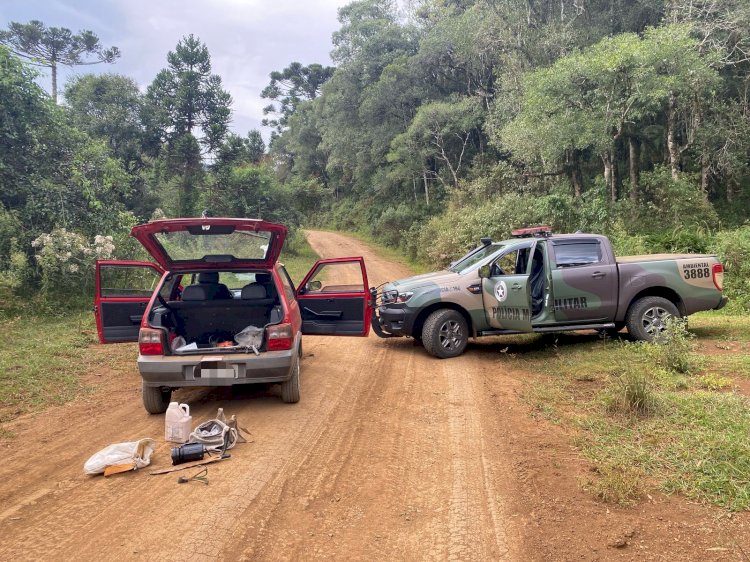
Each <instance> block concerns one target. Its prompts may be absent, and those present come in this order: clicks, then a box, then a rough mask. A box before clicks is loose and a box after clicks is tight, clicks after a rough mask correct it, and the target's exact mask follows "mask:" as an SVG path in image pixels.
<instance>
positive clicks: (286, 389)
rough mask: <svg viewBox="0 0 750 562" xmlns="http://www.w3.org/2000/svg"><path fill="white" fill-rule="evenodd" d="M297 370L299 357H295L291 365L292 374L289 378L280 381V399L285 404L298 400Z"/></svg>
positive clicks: (298, 368)
mask: <svg viewBox="0 0 750 562" xmlns="http://www.w3.org/2000/svg"><path fill="white" fill-rule="evenodd" d="M299 372H300V360H299V357H295V358H294V364H293V365H292V376H291V377H290V378H289V380H287V381H284V382H282V383H281V400H282V401H284V402H286V403H287V404H296V403H297V402H299Z"/></svg>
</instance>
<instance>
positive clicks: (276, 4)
mask: <svg viewBox="0 0 750 562" xmlns="http://www.w3.org/2000/svg"><path fill="white" fill-rule="evenodd" d="M350 1H351V0H297V1H293V0H0V27H2V28H6V27H7V24H8V22H9V21H18V22H24V23H25V22H28V21H29V20H33V19H37V20H41V21H42V22H44V23H45V24H46V25H47V26H59V27H67V28H70V29H71V30H72V31H73V32H77V31H79V30H81V29H90V30H91V31H93V32H94V33H96V34H97V35H98V36H99V38H100V39H101V41H102V44H103V45H104V46H105V47H110V46H112V45H115V46H117V47H119V48H120V51H122V57H121V58H120V59H118V60H117V62H116V63H115V64H111V65H108V64H100V65H93V66H79V67H76V68H74V69H68V68H62V69H61V72H60V75H61V77H62V80H60V84H61V85H62V84H64V81H65V80H66V79H67V78H68V77H70V76H72V75H74V74H83V73H87V72H116V73H119V74H125V75H127V76H130V77H131V78H133V79H134V80H136V82H138V84H140V86H141V88H142V89H144V90H145V88H146V86H148V84H150V83H151V81H152V80H153V79H154V77H155V76H156V73H157V72H159V70H161V69H162V68H165V67H166V65H167V52H168V51H170V50H174V47H175V45H176V44H177V42H178V41H179V40H180V38H181V37H183V36H184V35H188V34H190V33H193V34H194V35H196V36H198V37H199V38H200V39H201V40H202V41H203V42H204V43H205V44H206V45H207V46H208V50H209V52H210V53H211V63H212V68H213V72H214V73H215V74H218V75H220V76H221V78H222V80H223V81H224V87H225V88H226V89H227V90H229V92H230V93H231V94H232V98H233V100H234V101H233V104H232V108H233V122H232V129H233V130H234V131H235V132H237V133H239V134H241V135H245V134H246V133H247V131H249V130H250V129H260V130H261V132H262V133H263V136H264V137H265V138H266V139H268V135H269V134H270V130H269V129H267V128H265V127H261V125H260V121H261V119H262V118H263V112H262V109H263V107H264V106H265V105H267V104H268V100H264V99H262V98H261V97H260V92H261V90H262V89H263V88H264V87H265V86H266V84H268V81H269V78H268V75H269V73H270V72H271V71H273V70H282V69H283V68H284V67H286V66H287V65H288V64H289V63H290V62H292V61H298V62H301V63H302V64H310V63H314V62H317V63H321V64H331V61H330V57H329V52H330V50H331V34H332V33H333V32H334V31H335V30H337V29H338V20H337V19H336V16H337V10H338V8H339V7H341V6H345V5H346V4H348V3H349V2H350ZM41 83H42V85H43V86H44V87H45V88H47V89H48V90H49V80H48V79H47V80H44V81H42V82H41Z"/></svg>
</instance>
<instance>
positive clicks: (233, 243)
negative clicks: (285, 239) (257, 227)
mask: <svg viewBox="0 0 750 562" xmlns="http://www.w3.org/2000/svg"><path fill="white" fill-rule="evenodd" d="M204 228H205V227H201V226H199V227H197V228H194V229H190V230H179V231H175V232H157V233H155V234H154V238H155V239H156V241H157V242H158V243H159V244H160V245H161V246H162V247H163V248H164V251H165V252H166V253H167V255H169V258H170V259H171V260H172V261H173V262H180V261H196V260H204V261H216V262H221V261H230V260H264V259H265V258H266V255H267V254H268V247H269V245H270V242H271V233H270V232H267V231H265V230H261V231H248V230H234V229H232V230H231V231H229V232H228V231H227V230H225V229H222V228H221V227H212V228H210V229H206V230H204Z"/></svg>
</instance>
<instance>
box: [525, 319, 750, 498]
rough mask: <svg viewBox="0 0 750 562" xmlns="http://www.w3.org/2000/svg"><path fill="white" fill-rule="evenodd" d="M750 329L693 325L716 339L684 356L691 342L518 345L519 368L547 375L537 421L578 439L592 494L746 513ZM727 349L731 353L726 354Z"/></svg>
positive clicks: (534, 387)
mask: <svg viewBox="0 0 750 562" xmlns="http://www.w3.org/2000/svg"><path fill="white" fill-rule="evenodd" d="M748 321H750V319H749V318H748V317H745V316H739V317H726V316H723V315H717V314H716V313H706V314H700V315H696V316H694V317H691V319H690V327H691V331H694V332H695V333H699V334H710V335H711V337H713V338H716V339H711V340H708V339H706V338H698V339H696V340H691V339H690V340H689V343H688V344H687V348H686V349H687V350H686V351H684V353H683V352H680V351H679V350H680V349H685V347H684V346H685V341H682V342H678V343H677V344H675V343H674V342H667V343H666V344H665V345H663V346H659V345H656V344H642V343H634V342H630V341H620V340H610V339H602V338H599V337H598V336H596V335H569V334H563V335H561V336H558V337H557V338H550V337H549V336H547V337H541V336H538V337H536V338H535V339H532V340H530V341H527V342H526V343H525V344H522V345H518V346H512V348H513V349H512V350H511V354H512V359H511V360H512V361H517V362H518V365H517V366H518V368H520V369H523V370H525V371H528V372H537V373H541V374H539V375H535V376H532V377H531V378H530V379H529V380H528V381H527V387H526V391H525V393H524V396H525V399H526V400H527V401H528V402H529V403H530V404H531V405H532V407H533V411H534V413H535V415H540V416H543V417H545V418H547V419H549V420H551V421H552V422H554V423H558V424H561V425H564V426H565V427H568V428H570V429H573V430H574V431H575V434H576V435H577V437H576V444H577V445H578V446H579V447H580V449H581V451H582V453H583V455H584V456H585V457H586V458H587V459H588V460H589V461H591V463H592V465H593V472H592V476H591V477H590V478H587V479H586V480H585V481H583V482H582V486H583V487H584V488H585V489H586V490H588V491H590V492H591V493H592V494H594V495H596V496H597V497H599V498H600V499H602V500H605V501H613V502H617V503H621V504H628V503H632V502H634V501H636V500H637V499H638V498H639V497H640V496H642V495H644V494H645V493H647V492H648V491H649V490H654V489H657V490H661V491H663V492H665V493H680V494H683V495H684V496H686V497H688V498H691V499H694V500H698V501H703V502H710V503H713V504H715V505H718V506H721V507H724V508H726V509H729V510H732V511H739V510H746V509H750V439H748V436H749V435H750V400H749V399H748V396H747V395H746V394H745V393H744V392H745V391H743V390H742V383H743V382H744V381H745V380H746V379H750V347H749V346H748V344H747V343H745V341H746V340H745V338H744V337H743V336H744V334H741V333H740V332H739V331H738V329H737V326H743V325H745V324H747V323H748ZM724 344H727V346H728V347H730V348H731V350H724V348H722V347H719V348H718V349H719V350H722V351H724V352H718V353H717V352H716V351H717V350H716V349H715V346H716V345H718V346H722V345H724ZM680 346H683V347H680ZM675 348H676V349H677V350H678V352H677V353H676V352H675ZM679 353H683V354H684V357H682V361H679V362H675V357H676V356H677V355H679ZM744 388H747V387H744Z"/></svg>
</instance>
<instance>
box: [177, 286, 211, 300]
mask: <svg viewBox="0 0 750 562" xmlns="http://www.w3.org/2000/svg"><path fill="white" fill-rule="evenodd" d="M182 300H183V301H207V300H208V287H204V286H201V285H188V286H187V287H185V289H183V291H182Z"/></svg>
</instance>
